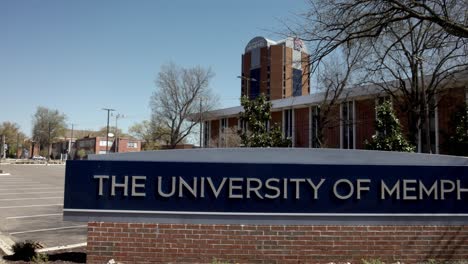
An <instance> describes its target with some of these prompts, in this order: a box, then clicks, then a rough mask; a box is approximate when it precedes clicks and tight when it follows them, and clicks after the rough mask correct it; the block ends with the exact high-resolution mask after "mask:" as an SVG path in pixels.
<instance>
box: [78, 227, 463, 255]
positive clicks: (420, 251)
mask: <svg viewBox="0 0 468 264" xmlns="http://www.w3.org/2000/svg"><path fill="white" fill-rule="evenodd" d="M377 258H378V259H380V260H382V261H386V262H390V263H392V262H396V261H401V262H405V263H417V262H421V261H424V260H428V259H436V260H468V226H466V225H465V226H319V225H317V226H290V225H284V226H283V225H209V224H201V225H200V224H147V223H141V224H139V223H108V222H90V223H88V248H87V261H88V263H96V264H97V263H107V262H108V261H109V260H110V259H114V260H115V261H116V262H121V263H213V260H214V259H217V260H220V261H225V262H228V263H295V264H297V263H329V262H351V263H361V260H362V259H377Z"/></svg>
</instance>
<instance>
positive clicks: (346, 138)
mask: <svg viewBox="0 0 468 264" xmlns="http://www.w3.org/2000/svg"><path fill="white" fill-rule="evenodd" d="M340 141H341V148H343V149H354V101H351V102H344V103H342V104H341V140H340Z"/></svg>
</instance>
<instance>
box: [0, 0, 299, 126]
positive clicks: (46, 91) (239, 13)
mask: <svg viewBox="0 0 468 264" xmlns="http://www.w3.org/2000/svg"><path fill="white" fill-rule="evenodd" d="M305 6H306V4H305V2H304V0H296V1H279V0H255V1H253V0H236V1H219V0H210V1H208V0H207V1H203V0H200V1H189V0H186V1H180V0H171V1H169V0H166V1H163V0H160V1H157V0H154V1H153V0H148V1H140V0H139V1H110V0H108V1H101V0H100V1H83V0H80V1H62V0H56V1H51V0H30V1H23V0H3V1H0V91H1V93H0V99H1V103H0V106H1V109H0V122H3V121H12V122H16V123H18V124H19V125H20V127H21V130H22V131H23V132H24V133H26V134H27V135H30V134H31V127H32V115H33V114H34V112H35V110H36V108H37V106H45V107H48V108H52V109H58V110H59V111H61V112H62V113H65V114H66V116H67V123H68V124H70V123H74V124H77V127H76V128H77V129H99V128H100V127H103V126H105V125H106V112H104V111H103V110H101V108H103V107H109V108H114V109H117V110H118V113H121V114H124V115H126V116H127V118H125V119H119V127H120V128H122V129H123V130H124V131H126V130H127V128H128V127H129V126H131V125H132V124H134V123H135V122H140V121H142V120H145V119H148V118H149V116H150V108H149V104H148V103H149V98H150V96H151V94H152V92H153V91H154V90H155V89H156V87H155V85H154V80H155V78H156V75H157V73H158V71H159V69H160V66H161V65H162V64H164V63H167V62H169V61H173V62H174V63H176V64H179V65H182V66H194V65H201V66H205V67H211V68H212V70H213V71H214V73H215V74H216V76H215V77H214V79H213V80H212V82H211V88H212V89H213V90H214V92H215V93H216V94H218V95H219V97H220V99H221V102H220V104H221V107H229V106H234V105H238V104H239V99H238V98H239V96H240V79H237V78H236V76H237V75H239V74H240V69H241V65H240V63H241V54H242V52H243V49H244V47H245V45H246V44H247V42H248V41H249V40H250V39H251V38H253V37H255V36H257V35H261V36H265V37H269V38H271V39H275V40H276V39H280V38H282V36H279V35H277V34H276V33H275V32H279V31H284V27H283V26H282V23H281V21H282V20H287V19H290V18H292V17H293V14H296V13H300V12H303V11H304V10H303V9H304V7H305ZM112 122H115V121H114V120H113V121H112Z"/></svg>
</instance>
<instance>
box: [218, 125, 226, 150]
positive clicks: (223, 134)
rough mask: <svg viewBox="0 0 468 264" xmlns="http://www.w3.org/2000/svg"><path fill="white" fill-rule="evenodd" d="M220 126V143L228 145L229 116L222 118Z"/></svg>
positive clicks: (222, 145)
mask: <svg viewBox="0 0 468 264" xmlns="http://www.w3.org/2000/svg"><path fill="white" fill-rule="evenodd" d="M220 123H221V124H220V126H219V140H220V141H219V145H220V146H221V147H224V146H225V145H226V133H227V132H228V131H227V128H228V120H227V118H222V119H221V120H220Z"/></svg>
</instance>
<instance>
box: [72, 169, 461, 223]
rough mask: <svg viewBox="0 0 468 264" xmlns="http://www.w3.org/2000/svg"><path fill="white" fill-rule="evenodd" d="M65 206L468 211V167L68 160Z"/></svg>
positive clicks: (196, 210) (326, 211)
mask: <svg viewBox="0 0 468 264" xmlns="http://www.w3.org/2000/svg"><path fill="white" fill-rule="evenodd" d="M64 211H65V212H86V211H90V212H99V211H102V212H112V211H116V212H126V211H128V212H135V211H139V212H146V213H155V214H158V213H185V214H190V213H197V214H207V215H209V214H226V215H229V214H233V215H235V214H241V215H242V214H245V215H249V214H252V215H256V214H259V215H260V214H261V215H288V216H295V215H297V216H307V215H369V216H372V215H377V216H378V215H393V214H396V215H408V216H414V215H416V216H417V215H420V216H424V215H439V216H444V215H447V216H449V215H455V216H468V167H466V166H388V165H314V164H249V163H197V162H139V161H97V160H96V161H91V160H90V161H68V162H67V167H66V180H65V203H64Z"/></svg>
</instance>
